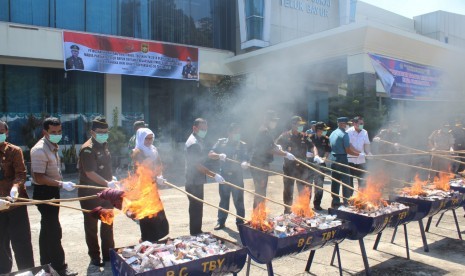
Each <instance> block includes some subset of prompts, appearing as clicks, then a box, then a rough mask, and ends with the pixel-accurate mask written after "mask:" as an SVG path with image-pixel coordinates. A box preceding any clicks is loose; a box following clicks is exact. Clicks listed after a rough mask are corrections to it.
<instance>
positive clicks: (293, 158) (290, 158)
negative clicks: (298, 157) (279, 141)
mask: <svg viewBox="0 0 465 276" xmlns="http://www.w3.org/2000/svg"><path fill="white" fill-rule="evenodd" d="M285 158H287V159H289V160H291V161H294V160H295V156H294V154H292V153H290V152H286V156H285Z"/></svg>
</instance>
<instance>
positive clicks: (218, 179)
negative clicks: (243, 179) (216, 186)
mask: <svg viewBox="0 0 465 276" xmlns="http://www.w3.org/2000/svg"><path fill="white" fill-rule="evenodd" d="M215 181H216V182H218V183H224V182H226V180H224V178H223V177H222V176H221V175H219V174H215Z"/></svg>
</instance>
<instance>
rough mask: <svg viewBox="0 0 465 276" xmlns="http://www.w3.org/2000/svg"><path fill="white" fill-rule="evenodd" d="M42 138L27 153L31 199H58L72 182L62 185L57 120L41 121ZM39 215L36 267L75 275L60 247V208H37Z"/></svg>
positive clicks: (59, 134)
mask: <svg viewBox="0 0 465 276" xmlns="http://www.w3.org/2000/svg"><path fill="white" fill-rule="evenodd" d="M42 133H43V135H44V137H42V139H40V140H39V141H38V142H37V143H36V144H35V145H34V147H32V149H31V170H32V182H33V184H34V192H33V195H32V198H33V199H37V200H49V199H59V198H60V188H63V189H65V190H67V191H72V190H74V188H75V187H74V186H75V184H74V183H73V182H68V181H63V177H62V175H61V162H60V157H59V155H58V143H59V142H60V140H61V137H62V130H61V122H60V120H59V119H58V118H54V117H49V118H46V119H45V120H44V123H43V131H42ZM37 209H38V210H39V212H40V215H41V221H40V234H39V248H40V264H41V265H45V264H51V265H52V267H53V269H55V270H56V271H57V272H58V274H60V275H77V273H75V272H73V271H70V270H69V269H68V265H67V264H66V262H65V252H64V250H63V246H62V245H61V236H62V230H61V225H60V220H59V212H60V208H59V207H55V206H50V205H47V204H40V205H37Z"/></svg>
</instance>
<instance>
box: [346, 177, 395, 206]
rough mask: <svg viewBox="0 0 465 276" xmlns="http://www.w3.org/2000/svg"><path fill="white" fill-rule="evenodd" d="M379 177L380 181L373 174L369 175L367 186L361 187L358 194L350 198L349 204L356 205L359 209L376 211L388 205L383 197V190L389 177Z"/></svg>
mask: <svg viewBox="0 0 465 276" xmlns="http://www.w3.org/2000/svg"><path fill="white" fill-rule="evenodd" d="M377 177H378V178H377V179H378V180H379V182H376V181H375V180H374V178H373V177H372V176H369V177H368V178H367V180H366V182H367V184H366V187H365V188H360V189H359V192H358V193H357V194H356V195H354V196H352V197H350V198H349V205H351V206H354V207H355V208H356V209H358V210H365V211H374V210H376V209H378V208H380V207H386V206H387V205H388V204H387V202H386V201H385V200H384V199H382V198H381V196H382V194H381V190H382V188H383V187H384V185H385V183H386V181H387V179H384V178H383V177H379V176H377Z"/></svg>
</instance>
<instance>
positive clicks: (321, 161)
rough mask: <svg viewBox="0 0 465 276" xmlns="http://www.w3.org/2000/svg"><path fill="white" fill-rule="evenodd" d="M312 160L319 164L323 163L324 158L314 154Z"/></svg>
mask: <svg viewBox="0 0 465 276" xmlns="http://www.w3.org/2000/svg"><path fill="white" fill-rule="evenodd" d="M313 162H315V163H318V164H321V163H324V162H325V160H323V158H321V157H319V156H318V155H317V156H315V158H313Z"/></svg>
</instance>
